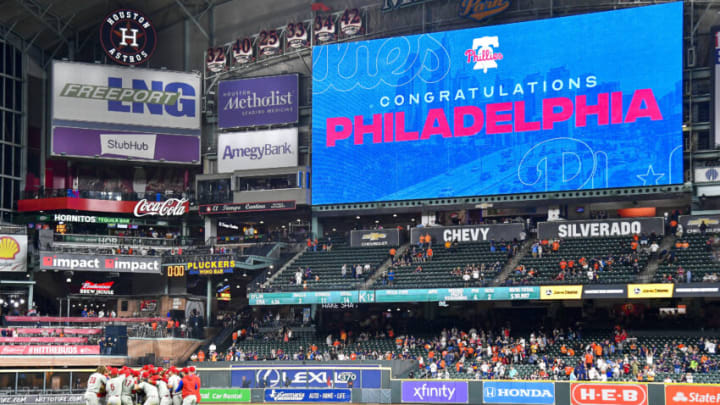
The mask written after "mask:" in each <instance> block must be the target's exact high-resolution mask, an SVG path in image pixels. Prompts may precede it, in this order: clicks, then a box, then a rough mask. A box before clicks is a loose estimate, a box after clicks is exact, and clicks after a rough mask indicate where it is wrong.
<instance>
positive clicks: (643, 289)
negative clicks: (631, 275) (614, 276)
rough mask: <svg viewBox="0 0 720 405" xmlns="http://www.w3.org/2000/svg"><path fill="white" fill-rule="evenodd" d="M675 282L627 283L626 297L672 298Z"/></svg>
mask: <svg viewBox="0 0 720 405" xmlns="http://www.w3.org/2000/svg"><path fill="white" fill-rule="evenodd" d="M674 287H675V284H628V286H627V294H628V295H627V297H628V298H672V296H673V290H674Z"/></svg>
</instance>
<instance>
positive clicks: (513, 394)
mask: <svg viewBox="0 0 720 405" xmlns="http://www.w3.org/2000/svg"><path fill="white" fill-rule="evenodd" d="M483 402H484V403H486V404H524V405H552V404H554V403H555V384H553V383H550V382H510V381H484V382H483Z"/></svg>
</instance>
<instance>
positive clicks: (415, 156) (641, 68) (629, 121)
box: [312, 2, 683, 204]
mask: <svg viewBox="0 0 720 405" xmlns="http://www.w3.org/2000/svg"><path fill="white" fill-rule="evenodd" d="M682 9H683V5H682V3H681V2H675V3H669V4H663V5H657V6H648V7H636V8H628V9H623V10H615V11H608V12H602V13H594V14H585V15H577V16H571V17H563V18H556V19H547V20H537V21H529V22H522V23H515V24H506V25H498V26H488V27H479V28H471V29H465V30H457V31H447V32H437V33H430V34H421V35H414V36H405V37H394V38H384V39H377V40H371V41H357V42H346V43H341V44H330V45H324V46H316V47H313V71H312V74H313V83H312V92H313V100H312V104H313V109H312V115H313V117H312V131H313V133H312V142H313V148H312V150H313V156H312V158H313V162H312V163H313V164H312V166H313V168H312V176H313V179H312V180H313V189H312V194H313V195H312V201H313V204H336V203H349V202H361V201H392V200H408V199H422V198H445V197H457V196H474V195H493V194H515V193H530V192H546V191H562V190H587V189H598V188H609V187H631V186H654V185H663V184H676V183H682V182H683V160H682V154H683V151H682V12H683V10H682ZM340 105H342V108H338V106H340Z"/></svg>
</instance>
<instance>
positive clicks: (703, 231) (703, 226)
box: [700, 220, 707, 235]
mask: <svg viewBox="0 0 720 405" xmlns="http://www.w3.org/2000/svg"><path fill="white" fill-rule="evenodd" d="M706 231H707V224H706V223H705V220H703V221H702V222H701V223H700V234H701V235H705V232H706Z"/></svg>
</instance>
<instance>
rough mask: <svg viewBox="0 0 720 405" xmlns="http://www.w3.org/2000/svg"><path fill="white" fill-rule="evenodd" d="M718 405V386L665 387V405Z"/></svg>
mask: <svg viewBox="0 0 720 405" xmlns="http://www.w3.org/2000/svg"><path fill="white" fill-rule="evenodd" d="M689 404H720V386H718V385H674V384H673V385H666V386H665V405H689Z"/></svg>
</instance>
